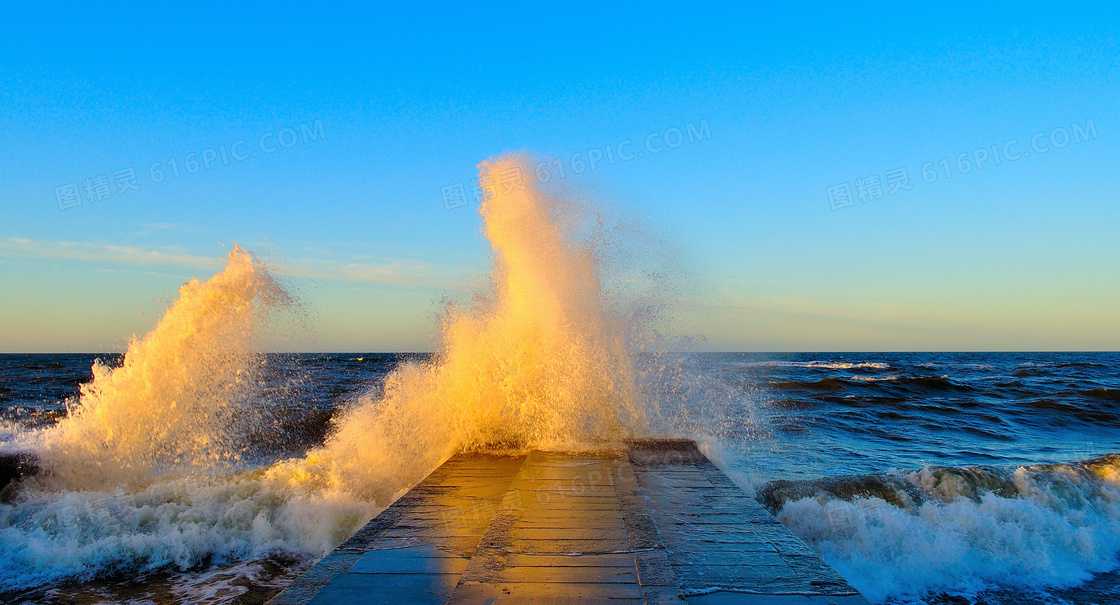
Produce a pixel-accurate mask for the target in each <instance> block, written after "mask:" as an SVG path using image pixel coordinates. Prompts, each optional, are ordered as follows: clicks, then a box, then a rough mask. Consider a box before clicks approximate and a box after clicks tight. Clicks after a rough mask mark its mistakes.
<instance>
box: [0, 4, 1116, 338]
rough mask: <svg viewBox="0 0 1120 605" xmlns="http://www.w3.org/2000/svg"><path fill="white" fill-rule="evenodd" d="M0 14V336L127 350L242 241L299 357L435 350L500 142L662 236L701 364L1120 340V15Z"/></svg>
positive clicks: (381, 9)
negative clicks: (776, 355)
mask: <svg viewBox="0 0 1120 605" xmlns="http://www.w3.org/2000/svg"><path fill="white" fill-rule="evenodd" d="M2 10H3V19H4V21H5V22H6V23H8V24H9V25H10V26H9V28H7V31H6V32H5V35H4V36H3V37H2V38H0V132H2V133H3V141H4V142H3V144H2V145H0V309H2V313H0V351H107V350H117V349H120V348H121V347H122V346H123V344H124V343H125V339H126V338H127V337H128V336H130V335H131V334H133V333H143V332H145V331H146V330H148V329H149V328H150V327H151V326H152V325H153V324H154V322H155V321H156V320H157V319H158V317H159V315H160V313H161V310H162V308H163V307H164V305H165V304H166V303H167V301H168V300H169V299H170V298H172V297H173V296H174V293H175V290H176V289H177V287H178V286H179V285H180V284H181V283H182V282H184V281H185V280H187V279H189V278H190V277H192V276H198V277H200V278H205V277H208V276H210V275H212V274H213V273H214V272H215V271H217V270H219V269H220V267H221V262H220V260H219V259H220V257H221V256H222V255H223V254H224V251H225V250H227V248H222V245H223V244H224V245H227V246H228V245H230V244H233V243H239V244H241V245H242V246H244V247H247V248H249V249H251V250H254V251H256V252H258V253H262V254H264V255H266V256H268V257H269V258H271V259H273V260H275V261H277V262H279V263H280V265H281V266H282V267H284V268H285V271H286V272H287V273H288V274H291V275H293V276H295V277H293V278H292V283H293V285H294V286H295V287H296V288H297V289H298V290H299V293H300V295H301V296H302V298H303V299H304V300H305V301H306V304H307V308H308V310H309V317H310V318H311V319H310V323H309V324H308V325H306V326H304V328H303V330H302V331H301V335H300V336H299V337H298V338H297V339H296V340H294V341H292V343H290V346H292V347H295V348H300V349H307V350H311V349H316V350H354V351H370V350H375V351H376V350H387V351H391V350H427V349H430V348H431V346H432V337H433V331H434V328H435V325H436V323H435V318H436V317H437V314H438V311H439V301H440V299H441V297H443V296H445V295H446V294H447V293H448V292H455V291H457V290H459V289H462V288H463V287H465V285H467V284H471V283H474V282H475V281H476V280H477V279H478V276H479V275H480V274H482V273H483V272H484V271H485V270H486V267H487V259H488V256H487V255H488V250H487V246H486V242H485V241H484V239H483V238H482V236H481V235H480V231H479V217H478V215H477V212H476V209H477V204H476V203H474V201H473V199H471V198H470V196H469V189H470V185H469V183H470V180H471V179H472V178H474V167H475V166H476V165H477V164H478V162H480V161H482V160H485V159H487V158H488V157H492V156H495V155H498V154H501V153H503V152H505V151H511V150H522V151H528V152H530V153H533V154H535V155H537V156H538V157H540V158H542V159H544V160H545V161H552V159H553V158H555V161H556V162H559V163H560V165H561V166H562V167H563V168H564V170H565V176H564V179H562V182H563V184H564V185H565V186H567V187H571V188H576V189H581V190H586V191H589V192H592V194H593V197H595V198H596V199H598V200H601V201H603V202H604V203H609V205H610V206H611V207H612V208H613V209H615V210H616V211H617V212H619V213H621V214H623V215H626V216H630V217H633V218H634V220H640V221H641V222H643V223H644V224H646V225H647V226H648V227H649V228H650V229H652V230H654V231H656V232H657V233H659V234H661V235H662V236H663V237H664V238H665V239H666V240H668V241H671V242H672V244H673V246H674V250H675V253H679V254H680V255H681V256H682V257H683V258H685V259H687V262H685V263H683V264H682V266H687V267H688V269H687V275H682V276H681V277H682V280H683V281H684V282H687V283H688V284H689V286H688V290H689V295H690V296H691V297H692V300H690V302H689V304H688V305H686V308H684V309H683V310H682V311H681V313H679V314H678V316H677V322H678V323H677V326H676V328H677V330H678V331H679V332H680V333H682V334H691V335H695V336H697V337H698V341H697V342H698V344H697V346H698V347H699V348H701V349H713V350H927V349H934V350H977V349H979V350H1002V349H1028V350H1040V349H1078V350H1080V349H1110V350H1114V349H1117V348H1120V317H1118V315H1120V280H1118V279H1117V277H1118V269H1120V243H1118V242H1120V238H1118V237H1117V231H1118V227H1120V195H1118V193H1120V180H1118V177H1117V160H1118V159H1120V145H1118V142H1120V133H1118V131H1117V125H1118V118H1120V116H1118V115H1117V114H1118V106H1117V102H1116V100H1117V99H1118V98H1120V77H1118V76H1120V33H1118V32H1120V18H1118V16H1120V8H1117V7H1116V5H1115V4H1107V3H1102V4H1097V5H1089V4H1085V5H1079V4H1074V3H1063V4H1061V5H1059V6H1054V5H1050V6H1034V7H1032V6H1027V5H1023V4H1021V3H1015V4H1005V5H1003V6H999V7H986V6H977V5H975V4H960V5H949V4H941V5H938V6H937V7H922V8H914V9H910V8H907V7H905V6H902V5H899V4H897V3H894V4H879V5H861V6H859V7H847V8H836V7H832V6H828V5H814V4H799V5H796V6H787V7H773V6H761V5H754V6H751V5H742V4H738V5H703V6H701V5H696V6H687V7H674V6H669V5H661V4H648V3H642V4H634V5H629V6H619V7H614V8H604V7H601V6H597V5H595V4H573V3H564V4H549V5H540V6H536V5H532V4H526V3H517V4H502V5H498V4H487V5H485V6H478V7H473V8H471V7H466V8H465V7H457V6H450V5H443V4H424V5H416V6H392V7H387V6H371V5H365V4H362V5H339V6H337V7H335V6H325V5H290V4H257V5H247V6H244V7H241V8H230V7H228V6H226V5H224V4H217V3H209V2H196V3H190V4H189V5H177V6H175V7H174V8H167V7H162V6H160V7H156V6H148V5H141V4H137V5H109V4H104V5H96V6H88V5H76V4H75V5H70V4H33V3H23V4H22V5H19V6H6V7H4V8H3V9H2ZM689 125H691V126H692V131H691V132H693V133H694V135H695V136H693V138H692V140H689V138H688V136H687V135H688V133H689V132H690V130H689ZM678 133H680V134H683V135H684V136H683V138H680V139H679V140H680V141H681V142H680V144H679V145H676V146H675V147H670V146H669V145H666V142H670V143H675V142H676V141H677V140H678V138H677V136H678ZM1036 133H1042V134H1041V135H1036ZM1063 133H1064V134H1063ZM647 137H651V138H650V139H649V144H648V145H647ZM1032 137H1033V141H1034V145H1033V146H1032ZM237 141H244V142H243V143H241V144H238V145H235V143H236V142H237ZM627 141H628V142H629V143H624V142H627ZM1012 141H1014V142H1012ZM281 143H283V144H284V145H283V146H282V145H281ZM619 145H622V146H623V149H624V150H626V151H627V154H628V155H630V154H632V156H633V157H632V159H630V160H628V161H622V160H619V159H617V158H616V161H615V162H613V164H612V163H610V162H609V161H607V160H606V159H603V160H600V161H598V162H597V165H596V168H595V169H594V170H591V169H588V168H587V160H588V155H589V153H590V154H591V155H594V154H596V153H598V152H591V151H590V150H593V149H598V150H604V155H606V153H607V152H606V151H605V150H607V149H608V148H609V149H610V151H611V152H615V151H617V149H618V147H619ZM993 146H995V149H993ZM207 150H209V151H207ZM270 150H271V151H270ZM978 150H979V151H978ZM223 153H224V154H226V155H224V156H223ZM639 153H641V157H638V154H639ZM575 154H580V155H579V156H576V157H573V156H575ZM962 154H963V155H962ZM1007 154H1009V156H1008V157H1004V155H1007ZM233 155H236V156H238V157H242V158H244V159H234V157H232V156H233ZM997 155H998V156H999V160H1000V161H999V163H998V164H997V163H996V159H995V157H993V156H997ZM204 156H209V159H208V160H207V161H208V164H209V167H208V168H206V167H203V166H202V161H203V160H204V159H206V158H205V157H204ZM985 156H987V157H985ZM1011 157H1016V158H1018V159H1015V160H1012V159H1011ZM942 158H945V162H944V163H943V164H942V163H940V162H941V160H942ZM978 160H979V161H980V166H979V167H978V166H977V165H976V164H977V161H978ZM195 162H198V164H197V165H196V164H195ZM580 167H583V170H582V174H575V172H577V171H579V170H577V169H578V168H580ZM923 167H925V168H926V170H925V171H923ZM946 167H947V168H948V171H949V172H948V175H951V176H947V173H946ZM189 168H190V169H195V170H188V169H189ZM552 168H553V170H551V172H552V173H556V172H557V171H556V170H555V169H554V168H555V167H554V166H553V167H552ZM899 168H904V169H905V170H906V174H907V176H908V178H909V185H910V189H908V190H907V189H904V188H898V189H897V190H896V191H895V192H894V193H893V194H892V193H891V192H890V188H889V186H888V180H889V179H888V172H892V171H895V170H897V169H899ZM129 169H131V170H132V172H133V173H134V174H135V176H136V180H135V185H136V186H139V189H129V188H122V186H121V185H118V183H117V180H118V175H117V174H116V173H117V172H118V171H122V170H123V171H126V172H125V173H122V175H123V177H127V176H128V175H127V171H128V170H129ZM175 170H178V172H179V176H178V178H176V177H174V174H173V173H174V171H175ZM965 170H967V172H965ZM892 173H893V174H896V175H897V174H898V173H896V172H892ZM161 175H162V179H160V178H159V177H160V176H161ZM931 175H933V178H930V177H931ZM98 176H104V177H105V179H106V181H107V186H108V193H109V196H108V197H107V198H106V199H102V200H99V201H90V200H89V194H90V193H91V192H92V195H93V196H94V197H95V198H96V197H97V196H98V195H103V194H104V191H105V189H104V188H103V187H102V188H98V187H97V186H96V185H97V177H98ZM551 176H552V177H553V178H557V177H558V176H559V175H558V174H551ZM923 176H924V177H925V178H923ZM869 177H875V178H877V179H878V181H879V186H880V187H881V194H880V193H878V190H877V188H876V187H875V186H874V180H875V179H874V178H869ZM87 179H88V180H89V181H90V184H91V186H92V187H91V191H87V188H86V187H85V184H86V183H85V181H86V180H87ZM927 179H929V180H932V182H927ZM124 180H125V181H127V180H128V179H127V178H126V179H124ZM156 180H159V182H155V181H156ZM458 183H463V184H464V189H465V190H466V191H467V192H468V198H467V199H466V200H465V201H466V202H467V203H466V205H465V206H461V207H455V208H452V209H450V210H448V209H447V207H446V204H445V200H444V196H443V191H444V188H445V187H454V186H455V185H456V184H458ZM845 183H846V184H847V188H848V190H850V192H851V199H852V205H846V203H847V202H846V201H845V198H843V197H842V196H840V195H839V194H836V195H831V194H830V193H829V191H830V188H837V187H839V188H838V189H832V191H833V192H834V194H835V192H837V191H839V192H843V191H844V189H843V186H844V184H845ZM71 184H74V185H76V186H77V189H78V193H79V194H80V195H81V196H82V202H83V203H82V205H80V206H74V207H68V208H66V209H60V193H59V192H60V191H61V192H62V194H61V196H62V197H61V199H62V202H61V205H62V206H68V205H69V204H71V203H73V200H72V198H70V197H67V196H68V195H69V193H68V190H67V186H68V185H71ZM861 184H862V185H863V187H862V188H861V187H860V185H861ZM861 191H862V192H863V194H864V197H865V198H866V199H867V200H868V201H860V200H859V199H858V198H859V194H860V192H861ZM99 192H100V193H99ZM830 195H831V197H830ZM455 203H457V202H455ZM452 205H454V204H452ZM834 205H835V206H837V207H836V209H834V208H833V206H834Z"/></svg>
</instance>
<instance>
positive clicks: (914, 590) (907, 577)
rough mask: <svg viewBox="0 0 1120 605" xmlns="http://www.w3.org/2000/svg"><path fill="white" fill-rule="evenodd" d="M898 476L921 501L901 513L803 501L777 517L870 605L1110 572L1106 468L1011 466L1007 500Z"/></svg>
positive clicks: (855, 503) (1112, 505)
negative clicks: (913, 488) (1013, 468)
mask: <svg viewBox="0 0 1120 605" xmlns="http://www.w3.org/2000/svg"><path fill="white" fill-rule="evenodd" d="M908 480H910V481H912V482H913V483H914V484H915V485H917V486H920V488H921V489H922V491H923V492H924V493H927V494H928V495H929V496H930V499H929V500H928V501H926V502H924V503H923V504H921V505H920V506H915V507H913V508H912V509H911V510H905V509H902V508H898V507H896V506H893V505H891V504H889V503H887V502H886V501H885V500H883V499H880V498H875V497H872V498H855V499H853V500H851V501H844V500H838V499H832V498H828V499H825V498H804V499H801V500H798V501H794V502H789V503H786V505H785V507H784V508H783V509H782V511H781V512H780V514H779V518H780V519H781V521H782V522H783V523H785V524H786V525H787V526H789V527H790V528H791V529H792V530H793V531H794V533H796V534H797V535H798V536H800V537H801V538H802V539H804V540H806V541H808V542H809V543H810V544H811V545H813V547H814V548H816V549H817V550H818V551H819V552H821V554H822V555H823V556H824V558H825V560H826V561H828V562H829V563H830V564H831V565H833V566H834V567H835V568H836V569H837V570H838V571H839V572H840V573H841V574H842V575H843V576H844V577H845V578H847V579H848V581H850V582H851V583H852V585H853V586H855V587H856V588H857V589H859V590H860V591H861V592H862V593H863V594H864V595H866V596H867V597H868V598H869V599H871V600H872V601H873V602H876V603H882V602H885V601H888V600H909V599H925V598H928V597H930V596H933V595H938V594H950V595H961V596H966V597H967V596H972V595H975V594H976V593H977V592H979V591H981V590H985V589H993V588H996V589H998V588H1011V589H1014V590H1023V589H1032V588H1063V587H1069V586H1075V585H1078V584H1080V583H1082V582H1084V581H1086V580H1088V579H1089V578H1090V577H1091V576H1092V575H1093V574H1095V573H1101V572H1105V571H1110V570H1113V569H1116V568H1117V564H1118V563H1117V555H1118V554H1120V483H1118V482H1117V479H1116V467H1115V466H1113V465H1111V464H1108V465H1101V466H1097V467H1094V468H1093V469H1092V470H1091V472H1089V473H1085V472H1084V471H1082V470H1078V469H1076V468H1074V467H1058V468H1057V469H1056V470H1053V471H1050V470H1047V471H1045V472H1039V471H1037V470H1032V469H1020V470H1019V471H1017V472H1016V473H1015V474H1014V475H1013V477H1011V478H1010V482H1011V484H1012V485H1013V486H1014V488H1013V489H1012V491H1015V492H1017V493H1016V494H1015V495H997V494H995V493H992V492H987V491H984V490H979V491H978V490H977V486H975V485H968V482H967V481H964V480H962V479H961V476H959V475H942V476H938V475H935V474H933V473H930V472H928V471H924V472H921V473H916V474H914V475H911V476H910V477H908ZM962 494H971V495H972V497H971V498H969V497H965V496H964V495H962Z"/></svg>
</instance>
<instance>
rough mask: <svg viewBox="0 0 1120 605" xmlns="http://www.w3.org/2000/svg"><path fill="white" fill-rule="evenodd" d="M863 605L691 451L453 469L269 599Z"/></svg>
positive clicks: (468, 463) (466, 464)
mask: <svg viewBox="0 0 1120 605" xmlns="http://www.w3.org/2000/svg"><path fill="white" fill-rule="evenodd" d="M523 602H532V603H588V602H592V603H595V602H600V603H620V602H632V603H696V604H711V605H717V604H724V603H728V604H730V603H742V604H776V605H796V604H806V605H808V604H820V605H826V604H834V605H857V604H859V605H866V603H867V601H866V600H865V599H864V598H863V597H862V596H860V595H859V593H858V592H856V591H855V590H854V589H853V588H852V587H851V586H850V585H848V583H847V582H846V581H844V579H843V578H841V577H840V576H839V575H838V574H837V573H836V572H835V571H833V570H832V569H831V568H830V567H828V565H827V564H825V563H824V561H822V560H821V559H820V557H818V556H817V555H816V554H815V553H814V552H813V551H812V550H810V549H809V548H808V547H807V546H806V545H805V544H804V543H802V542H801V541H800V540H798V539H797V538H796V537H795V536H794V535H793V534H792V533H791V532H790V531H789V530H787V529H786V528H785V527H784V526H782V525H781V524H780V523H778V521H777V520H776V519H774V517H772V516H771V515H770V514H769V513H768V512H766V510H765V509H763V508H762V506H761V505H759V504H758V503H757V502H755V501H754V500H753V499H752V498H751V497H749V496H748V495H747V494H746V493H744V492H743V491H742V490H740V489H739V488H738V487H737V486H735V485H734V484H733V483H732V482H731V481H730V480H729V479H728V478H727V477H726V476H725V475H724V474H723V473H722V472H720V471H719V469H717V468H716V467H715V466H714V465H713V464H712V463H711V462H710V461H708V460H707V459H706V458H705V457H704V456H703V455H702V454H700V452H699V451H698V450H697V449H696V447H695V445H694V444H693V443H692V442H689V441H663V440H658V441H643V442H632V443H628V444H627V445H626V446H625V447H619V448H613V449H604V450H603V451H596V452H581V453H578V454H564V453H552V452H538V451H534V452H531V453H530V454H528V455H527V456H517V457H513V456H493V455H483V454H463V455H458V456H455V457H453V458H451V459H450V460H448V461H447V462H446V463H445V464H443V465H442V466H440V467H439V468H438V469H436V470H435V471H434V472H433V473H432V474H431V475H429V476H428V478H427V479H425V480H424V481H423V482H421V483H420V484H419V485H417V486H416V487H415V488H413V489H412V490H411V491H409V492H408V493H407V494H406V495H405V496H404V497H402V498H401V499H400V500H398V501H397V502H395V503H394V504H393V505H392V506H390V507H389V508H388V509H386V510H385V511H383V512H382V513H381V514H380V515H378V516H377V517H376V518H374V519H373V520H372V521H370V522H369V523H368V524H367V525H366V526H365V527H363V528H362V529H361V530H359V531H358V532H357V533H355V534H354V536H352V537H351V538H350V539H349V540H347V541H346V542H344V543H343V544H342V545H340V546H339V547H338V548H337V549H335V550H334V551H333V552H332V553H331V554H330V555H328V556H327V557H326V558H324V559H323V560H322V561H320V562H319V563H318V564H317V565H315V567H313V568H312V569H310V570H309V571H308V572H307V573H306V574H304V575H303V576H302V577H300V578H299V579H298V580H296V582H294V583H293V584H292V585H291V586H290V587H289V588H288V589H286V590H285V591H284V592H282V593H280V594H279V595H277V596H276V598H275V599H273V601H272V603H275V604H278V605H280V604H295V603H300V604H302V603H313V604H315V605H320V604H324V605H342V604H344V603H393V604H399V603H523Z"/></svg>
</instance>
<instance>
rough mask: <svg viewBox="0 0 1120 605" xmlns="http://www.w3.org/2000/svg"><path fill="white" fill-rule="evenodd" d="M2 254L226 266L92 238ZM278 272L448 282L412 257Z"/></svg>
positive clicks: (276, 267) (1, 246)
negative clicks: (101, 242) (104, 242)
mask: <svg viewBox="0 0 1120 605" xmlns="http://www.w3.org/2000/svg"><path fill="white" fill-rule="evenodd" d="M0 258H6V259H12V260H23V261H74V262H84V263H93V264H98V265H112V266H116V267H133V268H137V267H138V268H147V267H181V268H184V269H191V270H194V271H203V272H207V273H216V272H218V271H221V270H222V267H223V266H225V262H224V260H223V259H222V258H221V257H220V256H196V255H192V254H184V253H180V252H175V251H164V250H147V249H144V248H139V247H136V246H116V245H111V244H96V243H89V242H64V241H42V240H33V239H27V238H18V237H13V238H8V239H0ZM269 265H270V268H271V269H272V270H273V272H274V273H277V274H279V275H283V276H286V277H293V278H298V279H315V280H324V281H337V282H346V283H359V284H373V285H392V286H434V285H439V284H441V283H446V279H441V277H440V275H439V274H440V273H441V272H440V271H438V270H437V269H436V268H435V267H433V266H432V265H430V264H428V263H424V262H421V261H417V260H410V259H388V260H386V261H383V262H380V263H374V262H341V261H332V260H324V259H306V258H297V259H283V260H281V261H280V262H275V263H269Z"/></svg>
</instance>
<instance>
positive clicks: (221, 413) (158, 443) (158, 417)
mask: <svg viewBox="0 0 1120 605" xmlns="http://www.w3.org/2000/svg"><path fill="white" fill-rule="evenodd" d="M286 301H288V297H287V295H286V294H285V293H284V291H283V290H282V289H281V288H280V287H279V286H278V285H277V283H276V282H275V281H274V280H273V279H272V277H271V276H270V275H269V274H268V272H267V271H265V270H264V269H263V267H262V266H261V265H260V263H259V262H257V261H256V260H255V259H254V258H253V256H252V255H251V254H249V253H248V252H246V251H245V250H243V249H241V248H240V247H238V246H236V245H235V246H234V248H233V250H231V251H230V253H229V255H228V264H227V265H226V268H225V270H224V271H223V272H222V273H219V274H218V275H215V276H214V277H213V278H211V279H210V280H209V281H206V282H202V283H200V282H199V281H198V280H197V279H194V280H191V281H190V282H189V283H187V284H185V285H183V286H182V287H181V288H180V289H179V299H178V301H177V302H176V303H175V304H174V305H173V306H172V307H170V308H169V309H168V310H167V312H166V313H165V315H164V316H163V318H162V319H160V321H159V323H158V324H157V325H156V327H155V328H154V329H153V330H152V331H151V332H150V333H148V334H147V335H146V336H144V337H143V338H141V339H133V340H132V342H130V343H129V345H128V350H127V352H126V353H125V356H124V360H123V363H122V365H121V366H120V367H116V368H111V367H109V366H107V365H105V364H103V363H101V362H100V361H98V362H97V363H95V364H94V367H93V373H94V379H93V381H91V382H89V383H87V384H84V385H82V387H81V395H80V397H79V398H78V399H77V401H76V402H74V403H72V404H71V405H70V408H69V415H68V417H67V418H65V419H63V420H62V421H61V422H59V424H58V425H56V426H54V427H52V428H50V429H47V430H46V431H44V433H43V434H42V435H41V436H40V437H41V452H40V455H41V456H42V457H43V462H44V463H45V465H46V466H47V468H48V469H49V470H50V474H51V476H52V477H53V478H54V479H56V480H61V481H63V482H64V484H66V485H68V486H70V487H99V486H104V484H105V483H110V484H137V483H143V482H146V481H148V480H150V479H152V478H153V477H154V476H156V475H157V474H159V473H161V472H166V471H169V470H175V469H194V470H198V469H212V468H221V467H225V466H228V465H229V464H231V463H234V462H236V461H237V460H238V458H239V457H240V455H241V453H240V451H239V443H238V438H239V436H240V435H241V434H242V432H243V431H242V429H243V428H244V427H245V425H246V424H247V423H251V422H252V421H253V420H254V418H255V414H256V412H257V410H255V409H254V408H253V406H252V403H253V402H252V401H251V400H252V395H253V393H254V392H255V386H256V378H255V377H256V373H257V369H258V367H259V365H260V363H261V362H260V359H259V357H258V355H257V354H256V351H257V350H258V346H259V343H258V342H257V334H258V330H259V328H260V325H261V320H262V319H263V316H265V315H267V314H268V312H269V310H270V309H272V308H274V307H275V306H276V305H277V304H281V303H284V302H286Z"/></svg>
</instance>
